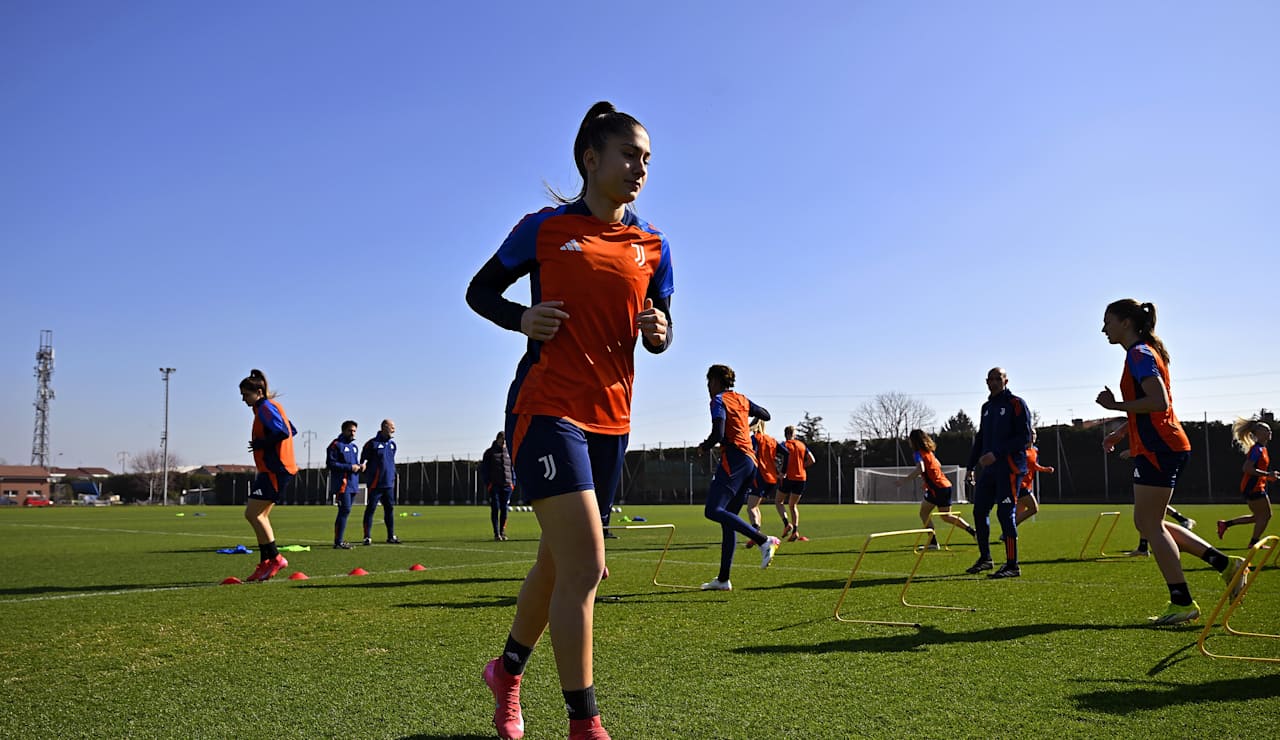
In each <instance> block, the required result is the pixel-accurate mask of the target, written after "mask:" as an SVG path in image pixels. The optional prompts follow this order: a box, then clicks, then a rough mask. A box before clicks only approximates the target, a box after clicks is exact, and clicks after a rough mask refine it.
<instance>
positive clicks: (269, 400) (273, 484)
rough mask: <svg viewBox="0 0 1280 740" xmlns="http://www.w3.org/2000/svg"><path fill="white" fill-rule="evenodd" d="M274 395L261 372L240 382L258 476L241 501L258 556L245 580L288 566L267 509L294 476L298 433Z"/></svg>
mask: <svg viewBox="0 0 1280 740" xmlns="http://www.w3.org/2000/svg"><path fill="white" fill-rule="evenodd" d="M274 396H275V394H274V393H272V392H271V388H270V387H269V386H268V385H267V376H266V375H264V374H263V373H262V371H261V370H256V369H255V370H250V371H249V375H248V377H246V378H245V379H244V380H241V381H240V400H242V401H244V403H245V405H246V406H248V407H249V408H251V409H253V429H252V431H251V432H250V435H251V436H250V438H249V449H250V450H251V451H252V452H253V463H254V465H255V466H256V467H257V468H258V477H257V478H255V479H254V480H253V490H252V491H250V492H249V499H248V500H247V501H246V502H245V506H244V518H245V519H247V520H248V521H249V526H251V527H253V533H254V534H255V535H256V536H257V538H258V550H259V552H260V554H261V556H262V559H261V560H260V561H259V562H258V567H257V568H255V569H254V571H253V574H252V575H250V576H249V578H248V580H249V581H267V580H270V579H271V577H272V576H274V575H275V574H277V573H279V572H280V571H281V570H282V569H283V568H284V567H285V566H287V565H289V561H288V560H285V559H284V556H283V555H281V554H280V549H279V548H278V547H277V546H276V535H275V530H274V529H272V527H271V509H272V508H273V507H275V505H276V504H277V503H279V502H280V499H281V498H283V497H284V490H285V488H286V487H287V486H288V485H289V482H290V481H292V480H293V477H294V476H295V475H297V474H298V464H297V462H295V461H294V459H293V438H294V436H296V435H297V434H298V430H297V428H296V427H294V426H293V422H291V421H289V415H288V414H286V413H285V410H284V407H283V406H281V405H280V404H279V403H276V401H275V399H274Z"/></svg>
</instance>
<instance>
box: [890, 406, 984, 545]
mask: <svg viewBox="0 0 1280 740" xmlns="http://www.w3.org/2000/svg"><path fill="white" fill-rule="evenodd" d="M907 440H908V442H910V444H911V450H912V452H913V456H914V457H915V461H916V466H915V468H914V469H913V470H912V471H911V472H910V473H907V474H906V475H904V476H903V477H902V482H903V483H905V482H907V481H909V480H911V479H912V478H919V479H920V482H921V484H923V485H924V501H921V502H920V523H921V524H922V525H923V526H924V528H925V529H933V517H932V516H930V514H931V513H933V509H934V507H937V509H938V511H940V512H942V521H944V522H946V523H948V524H950V525H952V526H955V527H959V528H961V529H963V530H964V531H966V532H968V533H969V534H970V535H971V536H974V537H976V536H977V534H978V532H977V530H975V529H974V528H973V527H972V526H970V525H969V523H968V522H966V521H965V520H964V518H963V517H961V516H959V515H957V514H952V513H950V512H951V489H952V486H951V481H949V480H947V476H946V475H944V474H943V472H942V463H940V462H938V458H937V457H936V456H935V455H934V454H933V452H934V450H936V449H938V444H937V443H936V442H934V441H933V437H930V436H929V433H928V432H926V431H924V430H923V429H912V430H911V433H910V434H908V435H907ZM925 548H926V549H929V550H937V549H938V536H937V535H936V534H931V535H929V544H927V545H925Z"/></svg>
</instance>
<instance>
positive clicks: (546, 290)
mask: <svg viewBox="0 0 1280 740" xmlns="http://www.w3.org/2000/svg"><path fill="white" fill-rule="evenodd" d="M573 158H574V164H575V165H576V166H577V168H578V173H579V174H580V175H581V176H582V181H583V184H582V189H581V191H580V192H579V193H578V195H576V196H575V197H573V198H560V197H557V200H558V201H560V205H559V206H556V207H551V208H545V209H543V210H541V211H539V212H538V213H534V214H530V215H528V216H526V217H525V218H524V219H523V220H521V221H520V223H519V224H517V225H516V227H515V229H513V230H512V232H511V234H510V235H509V236H508V237H507V239H506V241H504V242H503V243H502V246H500V247H499V248H498V252H497V254H495V255H494V256H493V257H492V258H491V259H490V260H489V261H488V262H487V263H485V265H484V266H483V267H482V268H480V271H479V272H478V273H477V274H476V276H475V277H474V278H472V280H471V285H470V287H469V288H468V289H467V303H468V304H469V305H470V306H471V308H472V309H474V310H475V311H476V313H479V314H480V315H481V316H484V317H485V318H487V319H489V320H490V321H492V322H494V323H495V324H497V325H498V326H501V327H503V328H505V329H509V330H511V331H519V332H522V333H524V334H525V335H526V336H527V337H528V348H527V350H526V351H525V355H524V357H523V358H522V359H521V360H520V364H519V366H518V367H517V368H516V377H515V380H514V381H513V382H512V384H511V391H510V393H509V394H508V396H507V406H506V411H507V429H506V440H507V446H508V449H509V450H510V452H511V459H512V466H513V468H514V471H515V477H516V480H517V481H518V483H519V485H520V487H521V489H522V490H523V491H524V494H525V497H526V499H527V500H529V501H531V502H532V504H533V510H534V514H535V515H536V517H537V520H538V525H539V526H540V527H541V528H542V538H541V541H540V542H539V545H538V555H537V559H536V560H535V562H534V564H533V567H532V568H531V569H530V570H529V575H528V576H526V577H525V580H524V585H523V587H521V589H520V595H519V597H518V598H517V600H516V614H515V619H514V620H513V622H512V625H511V632H510V634H509V635H508V637H507V642H506V646H505V647H504V648H503V650H502V655H501V657H499V658H497V659H495V660H492V661H490V662H489V663H488V664H487V665H486V666H485V668H484V680H485V683H487V684H488V685H489V688H490V690H491V691H492V692H493V696H494V700H495V704H496V708H495V710H494V718H493V721H494V726H495V727H496V728H497V730H498V736H499V737H501V738H504V739H507V738H519V737H523V736H524V718H523V715H522V714H521V712H520V681H521V677H522V675H523V673H524V669H525V666H526V665H527V663H528V661H529V655H530V654H531V653H532V652H533V649H534V647H535V646H536V645H537V644H538V640H539V639H541V637H542V634H543V632H545V631H546V630H547V628H548V627H550V629H551V632H552V633H553V634H554V635H555V639H554V640H553V641H552V644H551V649H552V651H553V653H554V654H555V662H556V669H557V672H558V673H559V675H560V687H561V690H562V692H563V694H564V701H565V705H566V708H567V709H568V712H569V737H570V740H599V739H601V738H608V737H609V735H608V733H607V732H606V731H605V730H604V728H603V726H602V725H601V723H600V713H599V710H598V709H597V708H596V696H595V685H594V681H593V679H592V625H593V616H594V605H595V593H596V587H597V586H598V585H599V583H600V578H601V576H602V575H603V574H604V533H603V532H602V530H601V526H600V525H601V517H600V506H599V503H598V502H597V499H596V491H597V490H607V491H612V490H613V489H614V488H615V487H616V486H617V484H618V480H619V476H620V475H621V471H622V463H623V455H624V454H625V453H626V449H627V436H628V434H629V432H630V430H631V389H632V385H633V382H634V378H635V346H636V342H637V341H639V342H640V344H642V345H643V346H644V348H645V350H646V351H648V352H651V353H655V354H656V353H659V352H663V351H665V350H666V349H667V347H668V346H669V345H670V344H671V327H670V318H669V317H670V311H671V308H670V306H671V295H672V292H673V287H672V286H673V282H672V270H671V253H670V247H669V246H668V244H667V239H666V237H665V236H663V234H662V232H660V231H658V230H657V229H655V228H653V227H652V226H650V225H649V224H648V223H646V222H645V221H643V220H641V219H640V218H639V217H638V216H636V214H635V211H634V210H633V209H632V208H631V204H632V203H633V202H634V201H635V199H636V196H637V195H639V193H640V190H641V189H642V188H643V187H644V184H645V181H646V179H647V177H648V169H649V133H648V131H646V130H645V128H644V126H642V125H640V122H639V121H637V120H636V119H635V118H633V117H631V116H629V115H627V114H626V113H621V112H619V111H617V110H615V109H614V107H613V105H611V104H610V103H607V102H600V103H596V104H595V105H593V106H591V109H590V110H589V111H587V115H586V117H585V118H584V119H583V121H582V125H581V126H580V127H579V128H578V135H577V137H576V138H575V139H574V144H573ZM524 275H528V276H529V281H530V289H531V293H532V305H531V306H524V305H521V304H518V303H514V302H512V301H509V300H507V299H505V298H503V296H502V294H503V292H505V291H506V290H507V288H509V287H510V286H511V285H512V284H513V283H515V281H516V280H518V279H519V278H520V277H522V276H524Z"/></svg>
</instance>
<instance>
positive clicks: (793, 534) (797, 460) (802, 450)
mask: <svg viewBox="0 0 1280 740" xmlns="http://www.w3.org/2000/svg"><path fill="white" fill-rule="evenodd" d="M782 436H783V437H784V438H785V439H784V441H783V443H782V444H781V445H778V457H780V458H781V459H782V466H781V470H782V480H781V481H780V482H779V483H778V498H777V506H778V514H779V515H780V516H781V517H782V535H781V538H782V539H784V540H786V541H787V542H808V541H809V538H808V537H805V536H804V535H802V534H800V497H801V496H803V495H804V487H805V481H807V480H808V478H809V470H808V468H809V466H810V465H812V464H814V463H815V462H817V460H816V458H814V456H813V453H812V452H810V451H809V448H808V446H806V445H805V443H804V442H802V441H801V440H799V439H796V428H795V427H794V426H788V427H786V428H785V429H783V430H782ZM788 513H790V514H791V519H790V521H788V519H787V514H788Z"/></svg>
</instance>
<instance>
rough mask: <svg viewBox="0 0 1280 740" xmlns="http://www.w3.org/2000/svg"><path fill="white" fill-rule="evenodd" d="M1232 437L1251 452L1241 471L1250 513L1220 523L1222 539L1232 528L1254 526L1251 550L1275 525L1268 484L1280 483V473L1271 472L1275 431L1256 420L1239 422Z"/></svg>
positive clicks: (1246, 502)
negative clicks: (1271, 443)
mask: <svg viewBox="0 0 1280 740" xmlns="http://www.w3.org/2000/svg"><path fill="white" fill-rule="evenodd" d="M1231 434H1232V436H1233V437H1234V438H1235V442H1236V444H1237V445H1239V447H1240V449H1241V450H1247V452H1246V453H1245V457H1244V467H1243V468H1242V470H1241V472H1242V473H1243V474H1244V475H1243V477H1242V478H1241V479H1240V495H1241V496H1243V497H1244V502H1245V504H1246V505H1247V506H1248V507H1249V512H1250V513H1249V514H1248V515H1247V516H1238V517H1236V518H1234V519H1219V520H1218V539H1222V536H1223V535H1225V534H1226V533H1227V529H1229V528H1231V527H1234V526H1236V525H1238V524H1252V525H1253V534H1252V535H1251V536H1250V537H1249V547H1253V546H1254V545H1256V544H1258V540H1260V539H1262V535H1263V534H1264V533H1266V531H1267V525H1268V524H1270V523H1271V498H1270V497H1268V496H1267V484H1268V483H1270V482H1271V481H1273V480H1277V479H1280V471H1276V470H1271V455H1270V454H1269V453H1268V452H1267V443H1268V442H1270V441H1271V427H1269V426H1267V424H1266V423H1264V422H1261V421H1258V420H1256V419H1236V421H1235V423H1234V424H1232V425H1231Z"/></svg>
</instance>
